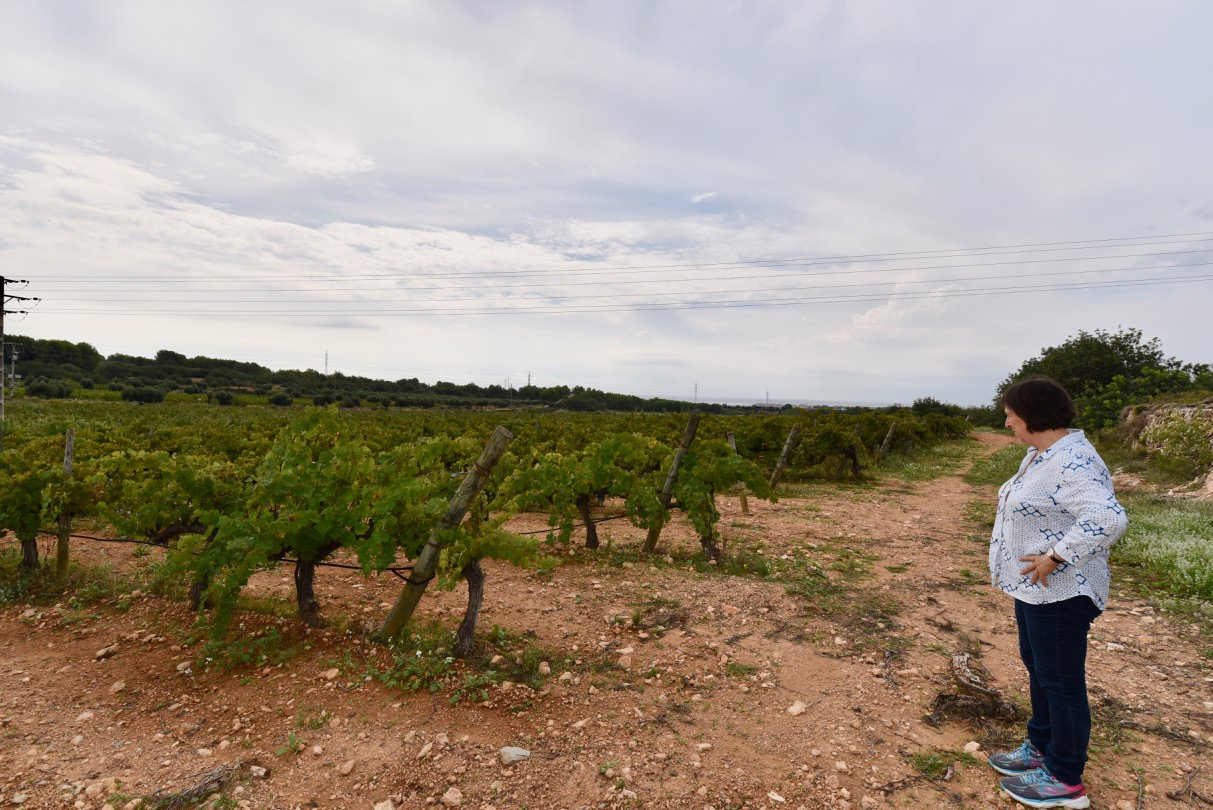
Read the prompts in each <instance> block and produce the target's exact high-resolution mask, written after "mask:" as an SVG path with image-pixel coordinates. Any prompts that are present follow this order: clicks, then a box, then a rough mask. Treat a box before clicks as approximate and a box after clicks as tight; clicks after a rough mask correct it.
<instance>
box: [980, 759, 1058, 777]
mask: <svg viewBox="0 0 1213 810" xmlns="http://www.w3.org/2000/svg"><path fill="white" fill-rule="evenodd" d="M986 762H987V763H989V765H990V767H991V768H993V769H994V770H996V771H998V772H999V773H1000V774H1002V775H1003V776H1020V775H1021V774H1025V773H1028V772H1029V771H1034V770H1036V769H1037V768H1039V767H1040V765H1035V766H1033V767H1031V768H1024V769H1023V770H1019V771H1016V770H1012V769H1010V768H1002V767H999V766H998V765H995V764H994V763H993V762H991V761H990V760H988V759H987V760H986ZM1041 764H1042V765H1043V764H1044V763H1041Z"/></svg>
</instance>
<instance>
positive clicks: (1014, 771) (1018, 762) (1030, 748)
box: [988, 740, 1045, 776]
mask: <svg viewBox="0 0 1213 810" xmlns="http://www.w3.org/2000/svg"><path fill="white" fill-rule="evenodd" d="M988 762H989V763H990V767H991V768H993V769H994V770H996V771H998V772H999V773H1002V774H1006V775H1007V776H1019V775H1020V774H1021V773H1025V772H1026V771H1034V770H1036V769H1037V768H1039V767H1040V766H1041V765H1044V764H1045V755H1044V754H1042V753H1040V751H1037V750H1036V746H1034V745H1032V743H1031V742H1029V741H1028V740H1024V741H1023V745H1021V746H1019V747H1018V748H1016V749H1015V750H1014V751H1011V752H1010V753H1007V754H994V755H993V756H992V757H990V758H989V760H988Z"/></svg>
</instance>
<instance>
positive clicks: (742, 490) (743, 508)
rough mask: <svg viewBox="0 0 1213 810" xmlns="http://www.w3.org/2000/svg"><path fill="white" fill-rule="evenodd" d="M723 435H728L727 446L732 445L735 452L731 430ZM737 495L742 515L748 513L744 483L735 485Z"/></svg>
mask: <svg viewBox="0 0 1213 810" xmlns="http://www.w3.org/2000/svg"><path fill="white" fill-rule="evenodd" d="M725 435H726V436H727V437H728V440H729V447H732V448H733V452H734V453H736V452H737V439H736V438H735V437H734V436H733V431H731V430H730V431H729V432H728V433H727V434H725ZM737 495H738V497H739V498H740V500H741V514H743V515H748V514H750V502H749V500H747V499H746V496H745V484H738V485H737Z"/></svg>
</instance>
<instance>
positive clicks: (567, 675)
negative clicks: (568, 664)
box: [560, 670, 573, 681]
mask: <svg viewBox="0 0 1213 810" xmlns="http://www.w3.org/2000/svg"><path fill="white" fill-rule="evenodd" d="M560 680H562V681H571V680H573V673H571V672H569V671H568V670H565V671H564V672H562V673H560Z"/></svg>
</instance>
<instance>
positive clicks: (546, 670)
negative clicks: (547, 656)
mask: <svg viewBox="0 0 1213 810" xmlns="http://www.w3.org/2000/svg"><path fill="white" fill-rule="evenodd" d="M539 674H540V675H542V676H543V677H545V678H546V677H548V676H549V675H551V674H552V665H551V664H549V663H548V662H547V661H540V662H539Z"/></svg>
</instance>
